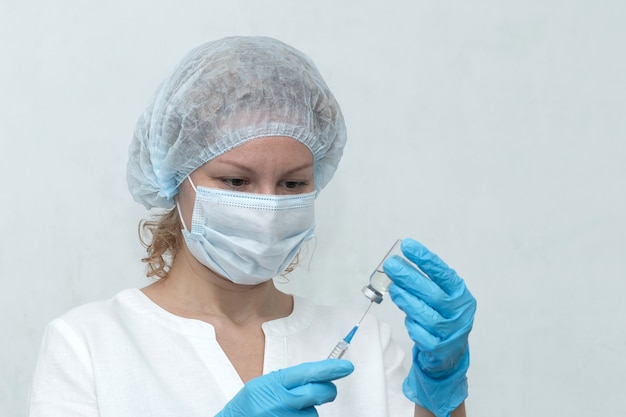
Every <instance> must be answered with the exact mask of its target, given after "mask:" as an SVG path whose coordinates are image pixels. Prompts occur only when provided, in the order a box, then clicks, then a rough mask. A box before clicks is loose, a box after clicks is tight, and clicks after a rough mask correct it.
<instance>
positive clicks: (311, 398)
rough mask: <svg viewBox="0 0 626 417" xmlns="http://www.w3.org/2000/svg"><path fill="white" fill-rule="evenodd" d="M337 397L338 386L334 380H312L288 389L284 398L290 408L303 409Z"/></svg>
mask: <svg viewBox="0 0 626 417" xmlns="http://www.w3.org/2000/svg"><path fill="white" fill-rule="evenodd" d="M336 397H337V387H336V386H335V384H333V383H332V382H312V383H309V384H304V385H299V386H297V387H294V388H292V389H290V390H288V394H287V395H284V396H282V400H283V402H284V404H285V405H286V406H288V407H289V408H293V409H296V410H303V409H308V408H311V407H313V406H315V405H320V404H324V403H327V402H330V401H333V400H334V399H335V398H336Z"/></svg>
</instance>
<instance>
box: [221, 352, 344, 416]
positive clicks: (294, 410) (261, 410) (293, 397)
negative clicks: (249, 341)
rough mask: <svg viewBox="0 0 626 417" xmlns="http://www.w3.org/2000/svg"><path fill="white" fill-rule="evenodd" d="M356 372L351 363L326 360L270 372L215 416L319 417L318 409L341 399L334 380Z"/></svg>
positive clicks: (239, 393) (246, 388) (243, 389)
mask: <svg viewBox="0 0 626 417" xmlns="http://www.w3.org/2000/svg"><path fill="white" fill-rule="evenodd" d="M353 370H354V366H353V365H352V363H351V362H349V361H346V360H341V359H326V360H323V361H319V362H310V363H303V364H301V365H296V366H293V367H290V368H285V369H281V370H278V371H274V372H270V373H269V374H266V375H263V376H260V377H258V378H254V379H252V380H250V381H249V382H248V383H247V384H245V385H244V387H243V388H242V389H241V391H239V392H238V393H237V395H235V396H234V397H233V399H232V400H230V401H229V402H228V403H227V404H226V406H224V409H222V411H220V412H219V413H217V415H216V416H215V417H261V416H263V417H296V416H317V415H318V414H317V411H316V410H315V407H314V406H316V405H320V404H323V403H326V402H329V401H333V400H334V399H335V397H336V396H337V388H336V387H335V384H333V383H332V382H330V381H332V380H334V379H339V378H343V377H344V376H346V375H349V374H350V373H352V371H353Z"/></svg>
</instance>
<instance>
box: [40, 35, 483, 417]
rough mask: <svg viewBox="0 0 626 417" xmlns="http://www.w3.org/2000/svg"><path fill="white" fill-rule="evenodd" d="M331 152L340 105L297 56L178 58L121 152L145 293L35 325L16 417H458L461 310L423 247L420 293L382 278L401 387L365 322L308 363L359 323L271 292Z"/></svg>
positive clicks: (407, 281)
mask: <svg viewBox="0 0 626 417" xmlns="http://www.w3.org/2000/svg"><path fill="white" fill-rule="evenodd" d="M345 140H346V132H345V126H344V121H343V116H342V115H341V111H340V109H339V105H338V104H337V102H336V101H335V99H334V97H333V95H332V93H331V92H330V91H329V90H328V87H327V86H326V84H325V83H324V81H323V79H322V78H321V76H320V74H319V73H318V71H317V69H316V68H315V65H314V64H313V63H312V61H311V60H310V59H309V58H308V57H306V56H305V55H303V54H302V53H301V52H299V51H298V50H296V49H294V48H292V47H290V46H288V45H285V44H283V43H281V42H279V41H277V40H274V39H271V38H264V37H249V38H248V37H233V38H225V39H221V40H218V41H214V42H210V43H207V44H205V45H202V46H200V47H198V48H196V49H194V50H193V51H191V52H190V53H189V54H188V55H187V56H186V57H185V58H184V59H183V61H182V62H181V63H180V64H179V66H178V67H177V68H175V70H174V71H173V72H172V73H171V74H170V76H169V77H168V78H167V79H166V80H165V81H164V83H163V84H162V85H161V86H160V87H159V89H158V90H157V92H156V94H155V96H154V99H153V100H152V102H151V103H150V104H149V106H148V108H147V110H146V111H145V113H144V114H143V116H142V117H141V118H140V120H139V122H138V124H137V128H136V131H135V136H134V138H133V142H132V144H131V147H130V152H129V154H130V155H129V162H128V183H129V189H130V191H131V193H132V194H133V197H134V198H135V199H136V200H137V201H139V202H141V203H142V204H144V205H145V206H146V208H148V209H150V208H154V207H157V208H164V209H166V211H165V213H164V214H163V215H162V216H160V218H159V219H158V220H156V221H154V222H146V223H144V229H146V230H147V231H148V232H149V236H150V239H149V242H148V243H147V250H148V256H147V257H146V258H145V259H144V261H145V262H147V263H148V271H149V276H154V277H157V278H158V280H156V281H155V282H154V283H153V284H152V285H149V286H147V287H145V288H143V289H141V290H139V289H129V290H125V291H122V292H120V293H119V294H118V295H116V296H115V297H114V298H113V299H111V300H108V301H104V302H99V303H93V304H88V305H85V306H82V307H78V308H76V309H74V310H72V311H70V312H68V313H66V314H65V315H64V316H62V317H61V318H59V319H57V320H55V321H53V322H52V323H51V324H50V326H49V327H48V329H47V331H46V335H45V337H44V341H43V345H42V349H41V353H40V358H39V362H38V366H37V370H36V374H35V378H34V383H33V392H32V397H31V412H30V415H31V417H36V416H48V417H50V416H64V417H67V416H102V417H105V416H115V417H126V416H128V417H130V416H133V417H137V416H151V417H159V416H185V417H191V416H203V417H206V416H220V417H235V416H241V417H243V416H248V417H249V416H283V417H290V416H313V415H318V413H319V415H321V416H347V415H351V416H376V417H382V416H393V417H396V416H409V415H416V416H428V415H432V414H430V413H431V412H432V413H433V414H435V415H437V416H447V415H450V413H452V414H451V415H453V416H463V415H465V411H464V406H463V401H464V399H465V397H466V395H467V384H466V378H465V373H466V370H467V368H468V366H469V351H468V347H467V337H468V334H469V332H470V330H471V326H472V321H473V316H474V310H475V301H474V299H473V297H472V296H471V294H470V293H469V291H467V289H466V288H465V285H464V283H463V281H462V280H461V279H460V278H459V277H458V276H457V275H456V273H454V271H453V270H451V269H449V268H448V267H447V266H446V265H445V264H444V263H443V262H442V261H441V260H440V259H439V258H437V257H436V255H434V254H432V253H431V252H429V251H428V250H427V249H426V248H424V247H423V246H422V245H420V244H419V243H417V242H416V241H413V240H411V239H405V240H404V241H403V245H402V249H403V252H404V254H405V255H406V257H407V258H408V259H410V260H411V261H412V262H414V263H415V264H417V265H418V266H419V267H420V268H421V269H422V270H423V271H424V272H426V273H427V274H428V275H429V276H430V278H431V280H428V279H425V278H422V277H421V275H419V273H418V272H417V270H416V269H415V267H414V266H413V265H411V264H410V263H408V262H406V261H403V260H401V259H400V258H391V259H390V260H388V261H387V262H386V263H385V271H386V273H387V274H388V275H389V276H390V278H391V279H392V280H393V281H394V285H392V286H391V287H390V290H389V291H390V295H391V297H392V299H393V300H394V302H395V303H396V304H397V305H398V306H399V307H400V308H401V309H402V310H403V311H404V312H405V313H406V314H407V320H406V323H407V328H408V331H409V334H410V335H411V337H412V339H413V340H414V341H415V348H414V351H413V362H414V363H413V366H412V368H411V370H410V371H408V372H407V371H406V370H404V369H403V368H402V362H403V361H402V356H403V354H402V352H401V351H400V349H399V348H398V347H397V346H396V345H395V344H394V343H393V342H392V341H391V340H390V335H389V328H388V327H387V326H385V325H383V324H380V323H377V322H376V321H375V320H374V319H372V318H369V317H368V318H366V320H365V321H364V323H363V324H362V326H361V329H360V330H359V340H361V341H363V342H362V343H355V344H354V346H353V347H352V348H351V350H350V352H349V355H347V357H346V358H347V359H350V360H349V361H348V360H338V359H326V360H322V359H323V358H325V357H326V355H328V353H329V351H330V349H332V347H333V346H334V345H335V343H336V341H337V340H338V339H339V338H341V337H342V336H343V335H344V333H345V331H346V330H347V329H349V328H350V327H351V326H352V325H353V323H354V320H355V317H357V316H356V315H355V313H354V312H350V311H344V310H340V309H328V308H318V307H316V306H314V305H312V304H311V303H309V302H308V301H307V300H305V299H303V298H299V297H293V296H291V295H288V294H285V293H282V292H280V291H278V290H277V289H276V287H275V286H274V284H273V281H272V278H273V277H275V276H278V275H281V274H283V273H285V272H286V271H288V270H290V269H291V268H292V267H293V266H294V264H295V261H294V259H297V253H298V250H299V248H300V247H301V245H302V244H303V243H304V242H306V241H307V240H309V239H310V238H311V237H312V236H313V229H314V219H313V204H314V200H315V197H316V195H317V193H318V192H319V191H320V190H321V189H322V188H324V186H325V185H326V184H327V183H328V181H329V180H330V178H331V177H332V175H333V174H334V171H335V169H336V167H337V164H338V162H339V159H340V157H341V154H342V150H343V146H344V144H345ZM366 341H367V342H366ZM407 375H408V376H407ZM403 380H404V382H403ZM428 410H430V411H428Z"/></svg>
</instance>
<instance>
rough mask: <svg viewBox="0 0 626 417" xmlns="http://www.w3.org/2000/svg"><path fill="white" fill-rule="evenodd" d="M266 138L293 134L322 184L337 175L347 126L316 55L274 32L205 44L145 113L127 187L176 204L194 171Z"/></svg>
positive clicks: (150, 201)
mask: <svg viewBox="0 0 626 417" xmlns="http://www.w3.org/2000/svg"><path fill="white" fill-rule="evenodd" d="M265 136H289V137H292V138H294V139H296V140H298V141H300V142H301V143H303V144H304V145H306V146H307V147H308V148H309V149H310V150H311V152H312V153H313V158H314V183H315V188H316V190H321V189H322V188H323V187H324V186H326V184H327V183H328V181H329V180H330V179H331V177H332V176H333V174H334V173H335V170H336V169H337V165H338V163H339V160H340V158H341V155H342V152H343V147H344V145H345V142H346V128H345V124H344V120H343V116H342V114H341V110H340V108H339V104H338V103H337V101H336V100H335V98H334V96H333V94H332V93H331V91H330V90H329V89H328V87H327V86H326V83H325V82H324V80H323V79H322V76H321V75H320V73H319V71H318V70H317V68H316V66H315V64H314V63H313V61H312V60H311V59H310V58H309V57H307V56H306V55H304V54H303V53H302V52H300V51H298V50H297V49H295V48H293V47H291V46H289V45H286V44H284V43H282V42H280V41H278V40H276V39H272V38H267V37H229V38H224V39H220V40H217V41H213V42H209V43H206V44H203V45H201V46H199V47H197V48H195V49H193V50H192V51H191V52H190V53H189V54H187V56H186V57H185V58H183V60H182V61H181V62H180V64H179V65H178V66H177V67H176V68H175V69H174V70H173V71H172V73H171V74H170V75H169V76H168V77H167V78H166V79H165V81H164V82H163V83H162V84H161V85H160V86H159V88H158V89H157V91H156V93H155V95H154V97H153V98H152V100H151V101H150V103H149V104H148V106H147V108H146V109H145V111H144V113H143V114H142V115H141V117H140V118H139V120H138V122H137V126H136V128H135V133H134V136H133V140H132V142H131V145H130V148H129V159H128V165H127V181H128V188H129V190H130V192H131V194H132V195H133V197H134V199H135V200H136V201H138V202H140V203H142V204H143V205H144V206H146V208H148V209H150V208H153V207H162V208H171V207H173V205H174V200H173V197H174V196H175V195H176V194H177V193H178V187H179V185H180V184H181V183H182V182H183V180H184V179H185V178H186V177H187V176H188V175H189V174H190V173H191V172H193V171H194V170H195V169H197V168H198V167H200V166H201V165H203V164H204V163H206V162H208V161H210V160H212V159H214V158H216V157H217V156H219V155H222V154H223V153H225V152H227V151H229V150H230V149H233V148H235V147H236V146H239V145H241V144H243V143H245V142H246V141H249V140H252V139H255V138H260V137H265Z"/></svg>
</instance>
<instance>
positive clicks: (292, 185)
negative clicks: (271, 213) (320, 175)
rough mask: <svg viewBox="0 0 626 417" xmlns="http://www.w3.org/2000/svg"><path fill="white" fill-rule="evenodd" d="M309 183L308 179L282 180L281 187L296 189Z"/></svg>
mask: <svg viewBox="0 0 626 417" xmlns="http://www.w3.org/2000/svg"><path fill="white" fill-rule="evenodd" d="M307 185H309V182H308V181H285V182H283V187H285V188H287V189H289V190H297V189H300V188H304V187H306V186H307Z"/></svg>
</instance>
